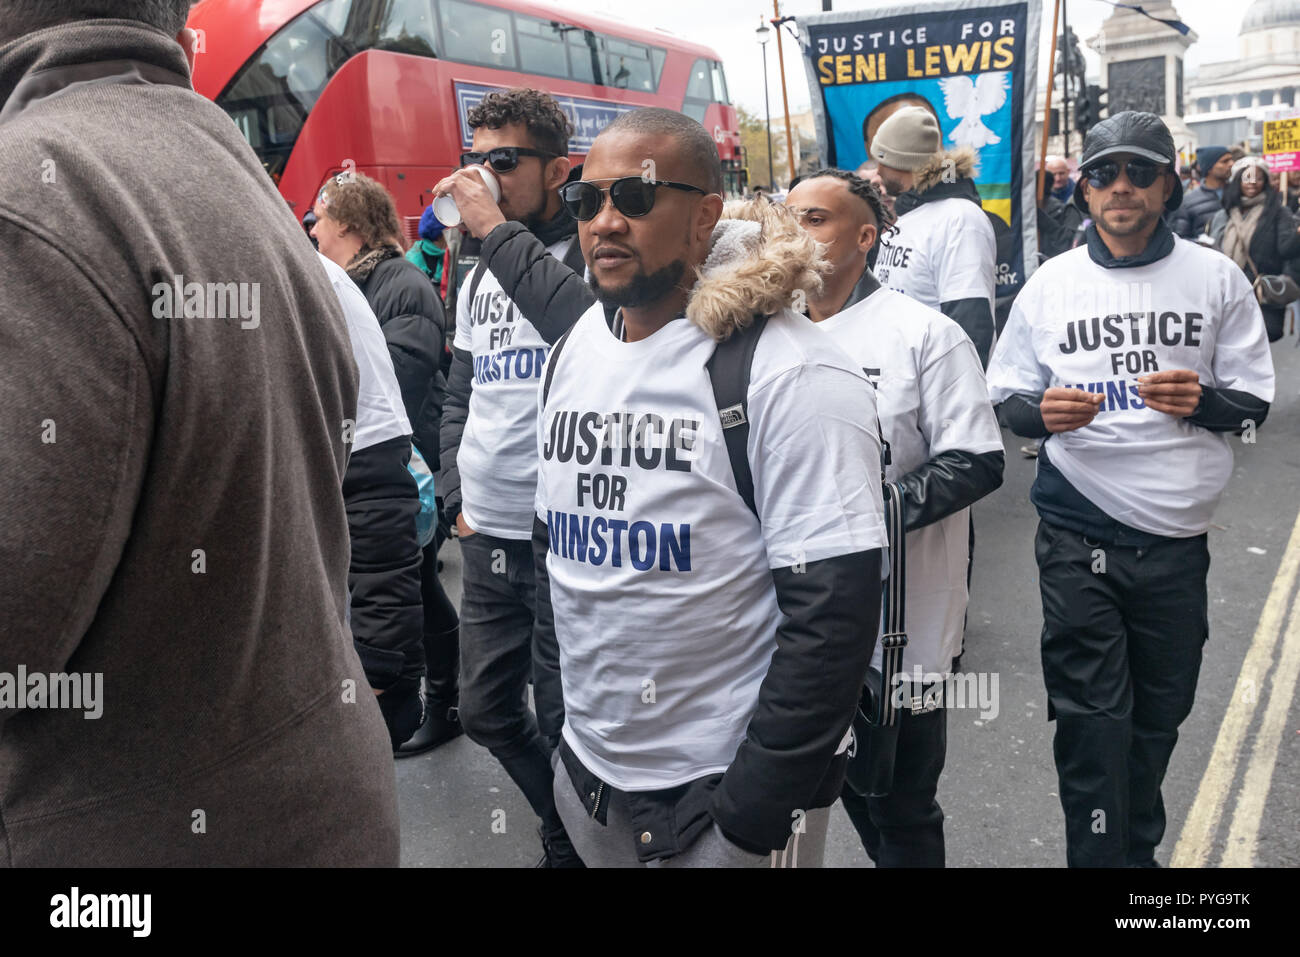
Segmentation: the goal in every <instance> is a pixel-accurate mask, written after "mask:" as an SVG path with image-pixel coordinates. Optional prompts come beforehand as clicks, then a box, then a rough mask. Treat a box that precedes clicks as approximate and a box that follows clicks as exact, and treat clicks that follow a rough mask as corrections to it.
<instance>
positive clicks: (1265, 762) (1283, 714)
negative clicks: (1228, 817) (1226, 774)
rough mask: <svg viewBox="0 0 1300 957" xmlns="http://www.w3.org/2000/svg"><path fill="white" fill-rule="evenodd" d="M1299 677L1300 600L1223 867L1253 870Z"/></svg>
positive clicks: (1234, 815) (1276, 671)
mask: <svg viewBox="0 0 1300 957" xmlns="http://www.w3.org/2000/svg"><path fill="white" fill-rule="evenodd" d="M1297 677H1300V601H1297V602H1296V603H1295V604H1293V605H1292V606H1291V623H1290V624H1289V625H1288V626H1287V629H1286V637H1285V638H1283V639H1282V651H1281V653H1280V655H1279V658H1278V663H1277V668H1275V669H1274V671H1273V686H1272V688H1271V689H1270V690H1269V698H1268V707H1267V708H1266V709H1265V710H1264V720H1263V722H1262V723H1261V724H1260V728H1259V734H1257V735H1256V736H1255V744H1254V746H1253V747H1252V749H1251V754H1250V764H1249V765H1248V766H1247V767H1246V776H1245V777H1244V778H1243V779H1242V782H1241V793H1240V795H1239V796H1238V797H1237V807H1236V808H1235V809H1234V810H1233V812H1232V826H1231V827H1230V828H1229V829H1228V841H1227V843H1226V844H1225V845H1224V848H1223V860H1222V861H1220V862H1219V863H1220V866H1221V867H1254V866H1255V851H1256V849H1257V846H1258V843H1259V825H1260V822H1261V821H1263V819H1264V803H1265V802H1266V801H1267V800H1268V791H1269V788H1270V787H1271V786H1272V784H1273V771H1274V769H1275V768H1276V767H1277V752H1278V746H1279V745H1280V744H1281V743H1282V729H1283V728H1284V727H1285V726H1286V723H1287V713H1288V712H1289V711H1290V708H1291V699H1292V698H1293V697H1295V686H1296V679H1297Z"/></svg>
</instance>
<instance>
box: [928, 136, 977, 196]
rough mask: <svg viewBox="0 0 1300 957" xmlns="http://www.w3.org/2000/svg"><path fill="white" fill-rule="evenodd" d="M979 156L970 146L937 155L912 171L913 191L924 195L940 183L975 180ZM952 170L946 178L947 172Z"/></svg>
mask: <svg viewBox="0 0 1300 957" xmlns="http://www.w3.org/2000/svg"><path fill="white" fill-rule="evenodd" d="M978 159H979V158H978V156H977V155H976V153H975V150H973V149H972V148H971V147H969V146H959V147H957V148H956V149H955V150H948V151H947V152H944V153H935V154H934V155H933V156H931V157H930V158H929V159H928V160H927V161H926V162H924V163H922V164H921V165H920V166H918V167H917V168H916V169H914V170H912V190H913V191H914V192H917V193H924V192H927V191H928V190H930V189H933V188H934V187H935V186H938V185H939V184H940V183H945V182H946V183H952V182H956V181H957V180H962V179H974V178H975V172H976V167H977V166H978ZM948 170H951V172H948V173H947V176H946V177H945V175H944V174H945V171H948Z"/></svg>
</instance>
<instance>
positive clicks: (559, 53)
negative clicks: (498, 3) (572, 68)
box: [515, 13, 569, 79]
mask: <svg viewBox="0 0 1300 957" xmlns="http://www.w3.org/2000/svg"><path fill="white" fill-rule="evenodd" d="M561 29H562V28H561V26H560V24H558V23H555V22H548V21H546V20H538V19H536V18H534V17H528V16H524V15H523V14H522V13H516V14H515V30H516V31H517V33H518V35H519V68H520V69H521V70H522V71H523V72H525V73H537V74H539V75H541V76H558V77H563V78H566V79H567V78H568V76H569V60H568V56H567V55H566V54H565V52H564V34H563V33H562V32H561Z"/></svg>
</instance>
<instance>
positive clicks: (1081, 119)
mask: <svg viewBox="0 0 1300 957" xmlns="http://www.w3.org/2000/svg"><path fill="white" fill-rule="evenodd" d="M1106 98H1107V91H1105V90H1103V89H1102V88H1101V87H1100V86H1098V85H1097V84H1096V83H1089V84H1088V85H1087V86H1086V87H1085V88H1084V89H1083V90H1081V91H1080V93H1079V95H1078V97H1077V98H1076V99H1075V101H1074V128H1075V129H1076V130H1078V131H1079V132H1080V133H1086V132H1088V130H1090V129H1092V127H1093V126H1094V125H1095V124H1096V123H1097V122H1098V121H1100V120H1101V119H1102V115H1101V111H1102V110H1104V109H1105V108H1106V103H1105V102H1104V100H1105V99H1106Z"/></svg>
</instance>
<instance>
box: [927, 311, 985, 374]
mask: <svg viewBox="0 0 1300 957" xmlns="http://www.w3.org/2000/svg"><path fill="white" fill-rule="evenodd" d="M939 311H940V312H942V313H943V314H944V315H945V316H947V317H948V318H949V319H951V320H952V321H953V322H955V323H957V325H959V326H961V327H962V329H963V330H965V332H966V335H968V336H969V337H970V341H971V342H972V343H974V344H975V351H976V352H977V353H978V354H979V357H980V366H982V367H983V368H985V369H987V368H988V367H989V353H990V352H991V351H992V349H993V310H992V309H990V308H989V301H988V300H987V299H983V298H974V299H954V300H952V301H951V302H944V303H940V304H939Z"/></svg>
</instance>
